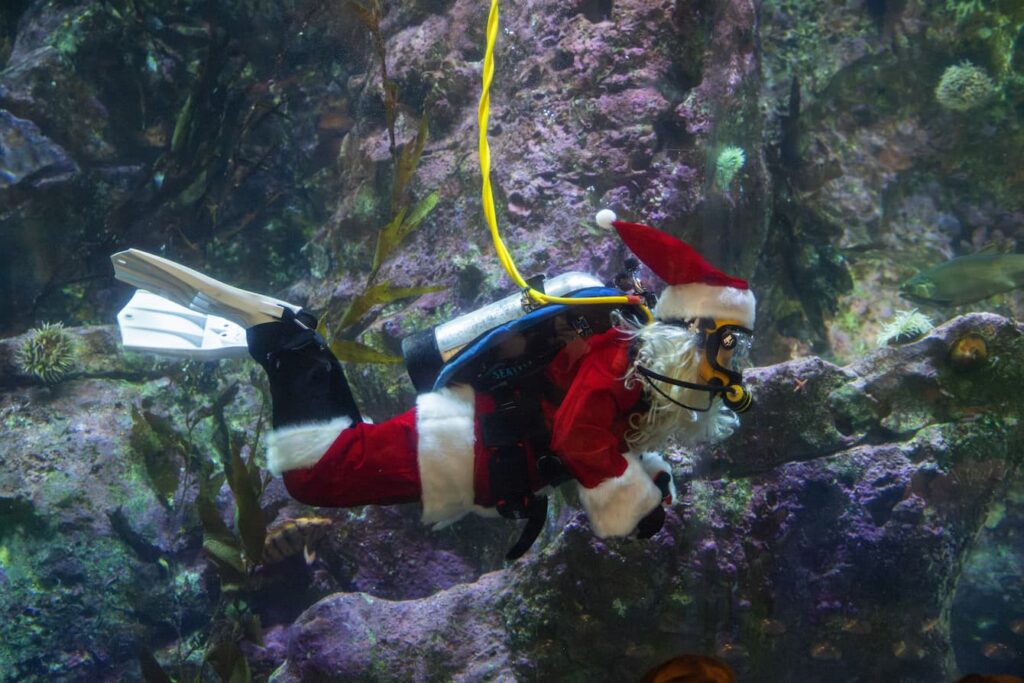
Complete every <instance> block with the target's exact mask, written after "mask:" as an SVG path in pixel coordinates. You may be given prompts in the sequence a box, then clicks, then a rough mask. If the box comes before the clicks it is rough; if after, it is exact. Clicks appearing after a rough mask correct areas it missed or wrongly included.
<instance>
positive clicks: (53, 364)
mask: <svg viewBox="0 0 1024 683" xmlns="http://www.w3.org/2000/svg"><path fill="white" fill-rule="evenodd" d="M14 360H15V362H17V364H18V366H19V367H20V368H21V370H22V371H23V372H25V373H27V374H29V375H34V376H36V377H38V378H39V379H41V380H43V381H44V382H46V383H47V384H56V383H57V382H59V381H61V380H62V379H64V377H66V376H67V374H68V373H69V372H71V370H72V369H73V368H74V366H75V344H74V340H73V339H72V338H71V335H69V334H68V333H67V331H66V330H65V329H64V325H63V324H62V323H43V324H42V325H40V326H39V327H37V328H35V329H32V330H29V333H28V337H27V338H26V339H25V341H23V342H22V343H21V346H20V347H19V348H18V350H17V351H16V352H15V355H14Z"/></svg>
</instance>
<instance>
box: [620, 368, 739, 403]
mask: <svg viewBox="0 0 1024 683" xmlns="http://www.w3.org/2000/svg"><path fill="white" fill-rule="evenodd" d="M636 371H637V372H639V373H640V376H641V377H643V378H644V381H646V382H647V384H649V385H650V387H651V388H652V389H654V390H655V391H656V392H658V393H659V394H660V395H661V396H662V398H664V399H666V400H667V401H670V402H671V403H675V404H676V405H677V406H679V407H680V408H685V409H686V410H694V411H696V412H698V413H705V412H707V411H709V410H711V401H708V407H707V408H695V407H693V406H688V405H686V404H685V403H681V402H679V401H677V400H676V399H674V398H672V397H671V396H669V395H668V394H666V393H665V392H664V391H662V390H661V387H659V386H658V385H657V384H655V383H654V380H658V381H659V382H666V383H668V384H672V385H675V386H677V387H682V388H684V389H696V390H698V391H706V392H708V393H709V394H724V393H725V392H726V388H725V387H722V386H718V385H717V384H694V383H693V382H684V381H682V380H679V379H673V378H672V377H666V376H665V375H661V374H658V373H657V372H654V371H653V370H648V369H647V368H645V367H644V366H642V365H637V366H636Z"/></svg>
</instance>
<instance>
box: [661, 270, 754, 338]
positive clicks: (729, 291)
mask: <svg viewBox="0 0 1024 683" xmlns="http://www.w3.org/2000/svg"><path fill="white" fill-rule="evenodd" d="M756 305H757V300H756V299H755V298H754V293H753V292H751V291H750V290H749V289H737V288H736V287H719V286H715V285H706V284H704V283H702V282H691V283H689V284H685V285H672V286H670V287H666V288H665V290H664V291H663V292H662V293H661V296H659V297H658V303H657V305H656V306H655V307H654V317H656V318H659V319H661V320H673V319H677V320H689V319H691V318H714V319H715V320H737V321H739V323H740V325H743V326H744V327H749V328H750V329H754V308H755V307H756Z"/></svg>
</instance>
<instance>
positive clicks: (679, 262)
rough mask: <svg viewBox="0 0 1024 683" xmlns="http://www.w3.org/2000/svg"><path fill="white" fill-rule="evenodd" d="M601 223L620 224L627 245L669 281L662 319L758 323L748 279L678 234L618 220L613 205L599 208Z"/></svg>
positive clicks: (657, 310) (658, 310) (659, 310)
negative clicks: (726, 269) (707, 258)
mask: <svg viewBox="0 0 1024 683" xmlns="http://www.w3.org/2000/svg"><path fill="white" fill-rule="evenodd" d="M597 224H598V225H600V226H601V227H603V228H610V227H613V226H614V227H615V229H616V230H617V231H618V233H619V236H620V237H622V240H623V241H624V242H625V243H626V246H628V247H629V248H630V250H631V251H632V252H633V253H634V254H636V256H637V258H639V259H640V260H641V261H643V263H644V265H646V266H647V267H648V268H650V269H651V270H652V271H653V272H654V274H655V275H657V276H658V277H660V278H661V279H662V280H664V281H665V283H666V284H667V285H668V286H667V287H666V288H665V290H664V291H663V292H662V293H661V296H659V297H658V303H657V305H656V306H655V307H654V311H653V313H654V316H655V317H656V318H659V319H661V320H691V319H693V318H713V319H715V320H736V321H738V322H739V324H740V325H742V326H744V327H749V328H751V329H753V328H754V308H755V306H756V303H757V301H756V300H755V299H754V293H753V292H751V291H750V287H749V286H748V285H747V281H746V280H741V279H739V278H737V277H732V276H731V275H726V274H725V273H723V272H722V271H720V270H718V269H717V268H715V267H714V266H712V265H711V264H710V263H708V262H707V261H705V260H704V257H703V256H701V255H700V254H699V253H698V252H697V250H696V249H694V248H693V247H691V246H690V245H689V244H687V243H686V242H683V241H682V240H680V239H677V238H675V237H673V236H672V235H668V234H666V233H664V232H662V231H660V230H657V229H655V228H652V227H650V226H648V225H641V224H639V223H627V222H625V221H619V220H616V217H615V213H614V212H613V211H610V210H609V209H604V210H602V211H599V212H598V213H597Z"/></svg>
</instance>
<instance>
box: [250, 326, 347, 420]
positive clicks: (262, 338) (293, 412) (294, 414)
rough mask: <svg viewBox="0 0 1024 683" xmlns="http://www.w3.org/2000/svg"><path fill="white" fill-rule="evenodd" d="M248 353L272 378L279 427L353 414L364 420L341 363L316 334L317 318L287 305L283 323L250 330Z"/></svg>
mask: <svg viewBox="0 0 1024 683" xmlns="http://www.w3.org/2000/svg"><path fill="white" fill-rule="evenodd" d="M245 336H246V341H247V342H248V343H249V354H250V355H251V356H252V357H253V358H254V359H256V362H257V363H259V364H260V365H262V366H263V369H264V370H266V371H267V376H268V377H269V378H270V395H271V398H272V399H273V404H274V405H273V424H274V429H279V428H281V427H287V426H289V425H296V424H301V423H303V422H326V421H328V420H332V419H334V418H337V417H342V416H348V417H350V418H352V423H353V424H355V423H357V422H361V421H362V416H361V415H360V414H359V408H358V407H357V406H356V401H355V399H354V398H353V397H352V391H351V390H350V389H349V386H348V381H347V380H346V379H345V373H344V371H343V370H342V369H341V363H339V362H338V359H337V358H335V356H334V354H333V353H331V350H330V349H329V348H328V347H327V343H326V342H325V341H324V339H323V337H321V336H320V335H319V334H317V332H316V318H315V317H313V316H312V315H310V314H309V313H307V312H306V311H299V312H298V313H293V312H292V311H291V310H290V309H285V311H284V315H283V317H282V318H281V320H280V321H276V322H271V323H262V324H259V325H255V326H253V327H250V328H249V329H247V330H246V331H245Z"/></svg>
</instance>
